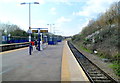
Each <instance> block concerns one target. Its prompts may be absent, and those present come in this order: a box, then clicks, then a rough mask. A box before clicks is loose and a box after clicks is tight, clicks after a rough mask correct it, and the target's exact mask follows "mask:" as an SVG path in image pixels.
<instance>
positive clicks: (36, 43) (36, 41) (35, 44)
mask: <svg viewBox="0 0 120 83" xmlns="http://www.w3.org/2000/svg"><path fill="white" fill-rule="evenodd" d="M34 44H35V47H36V49H37V47H38V46H37V44H38V42H37V40H35V42H34Z"/></svg>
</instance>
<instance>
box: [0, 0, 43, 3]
mask: <svg viewBox="0 0 120 83" xmlns="http://www.w3.org/2000/svg"><path fill="white" fill-rule="evenodd" d="M0 2H4V3H13V2H18V3H22V2H39V3H40V4H44V3H45V0H0Z"/></svg>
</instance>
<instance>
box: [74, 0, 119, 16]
mask: <svg viewBox="0 0 120 83" xmlns="http://www.w3.org/2000/svg"><path fill="white" fill-rule="evenodd" d="M115 1H118V0H87V1H86V3H85V4H86V5H85V6H83V7H82V9H81V10H80V11H78V12H73V15H74V16H75V15H76V16H86V17H91V16H93V15H95V14H98V13H102V12H105V11H106V9H107V8H109V6H110V5H111V4H112V3H113V2H115Z"/></svg>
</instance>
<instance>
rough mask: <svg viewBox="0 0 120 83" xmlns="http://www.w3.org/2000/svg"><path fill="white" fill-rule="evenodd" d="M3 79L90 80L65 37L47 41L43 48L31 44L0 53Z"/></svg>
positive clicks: (0, 73)
mask: <svg viewBox="0 0 120 83" xmlns="http://www.w3.org/2000/svg"><path fill="white" fill-rule="evenodd" d="M0 56H2V72H0V75H2V81H82V82H87V83H88V82H89V80H88V78H87V76H86V75H85V73H84V71H83V70H82V68H81V67H80V66H79V64H78V62H77V61H76V59H75V57H74V55H73V54H72V52H71V51H70V48H69V47H68V45H67V42H66V41H63V42H60V43H58V44H57V45H47V46H46V47H45V48H44V50H42V51H40V52H39V51H37V50H35V49H34V50H33V53H32V55H29V54H28V47H25V48H20V49H16V50H11V51H5V52H2V53H0Z"/></svg>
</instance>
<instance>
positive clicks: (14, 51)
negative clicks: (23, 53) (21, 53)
mask: <svg viewBox="0 0 120 83" xmlns="http://www.w3.org/2000/svg"><path fill="white" fill-rule="evenodd" d="M26 48H28V47H24V48H20V49H14V50H10V51H5V52H1V53H0V54H6V53H10V52H15V51H18V50H23V49H26Z"/></svg>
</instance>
